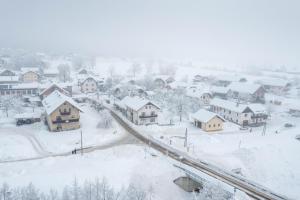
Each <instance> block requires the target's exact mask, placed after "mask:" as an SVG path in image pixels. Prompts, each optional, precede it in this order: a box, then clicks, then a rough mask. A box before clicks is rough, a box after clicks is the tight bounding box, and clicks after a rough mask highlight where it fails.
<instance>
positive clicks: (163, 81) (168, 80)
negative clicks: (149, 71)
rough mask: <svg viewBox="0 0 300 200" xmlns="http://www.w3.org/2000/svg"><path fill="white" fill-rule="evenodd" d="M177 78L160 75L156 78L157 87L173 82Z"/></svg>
mask: <svg viewBox="0 0 300 200" xmlns="http://www.w3.org/2000/svg"><path fill="white" fill-rule="evenodd" d="M174 81H175V79H174V78H173V77H171V76H167V75H160V76H156V77H155V78H154V84H155V86H156V88H164V87H165V86H166V85H167V84H170V83H173V82H174Z"/></svg>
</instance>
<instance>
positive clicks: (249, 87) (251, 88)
mask: <svg viewBox="0 0 300 200" xmlns="http://www.w3.org/2000/svg"><path fill="white" fill-rule="evenodd" d="M260 87H261V85H259V84H251V83H240V82H233V83H231V84H230V85H228V86H227V88H228V89H230V90H231V91H234V92H239V93H249V94H254V93H255V92H256V91H257V90H258V89H259V88H260Z"/></svg>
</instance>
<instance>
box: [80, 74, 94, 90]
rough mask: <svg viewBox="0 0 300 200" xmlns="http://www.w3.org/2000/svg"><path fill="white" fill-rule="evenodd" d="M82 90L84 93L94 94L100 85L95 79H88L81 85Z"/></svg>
mask: <svg viewBox="0 0 300 200" xmlns="http://www.w3.org/2000/svg"><path fill="white" fill-rule="evenodd" d="M80 89H81V92H83V93H93V92H96V91H97V89H98V83H97V81H96V80H95V79H94V78H93V77H88V78H86V79H84V80H83V81H82V82H81V83H80Z"/></svg>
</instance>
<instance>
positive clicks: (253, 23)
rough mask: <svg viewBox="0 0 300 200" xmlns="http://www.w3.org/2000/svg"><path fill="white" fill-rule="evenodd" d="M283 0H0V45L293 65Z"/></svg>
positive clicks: (297, 33) (299, 28)
mask: <svg viewBox="0 0 300 200" xmlns="http://www.w3.org/2000/svg"><path fill="white" fill-rule="evenodd" d="M298 2H299V1H297V0H295V1H289V0H281V1H280V0H273V1H271V0H235V1H234V0H219V1H217V0H207V1H202V0H194V1H189V0H182V1H177V0H170V1H169V0H0V25H1V28H0V47H5V48H7V47H9V48H22V49H28V50H33V51H50V52H77V53H88V54H99V55H107V56H129V57H149V58H162V57H170V58H178V59H181V58H182V59H185V58H187V59H199V60H205V61H217V62H224V63H234V64H286V65H297V64H299V60H300V39H299V37H300V25H299V24H300V12H299V10H300V3H298Z"/></svg>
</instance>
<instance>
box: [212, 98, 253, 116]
mask: <svg viewBox="0 0 300 200" xmlns="http://www.w3.org/2000/svg"><path fill="white" fill-rule="evenodd" d="M210 105H214V106H218V107H222V108H226V109H228V110H232V111H234V112H238V113H242V112H243V111H244V110H245V109H246V108H247V106H246V105H244V104H238V103H236V102H233V101H227V100H224V99H219V98H214V99H212V100H211V102H210Z"/></svg>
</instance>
